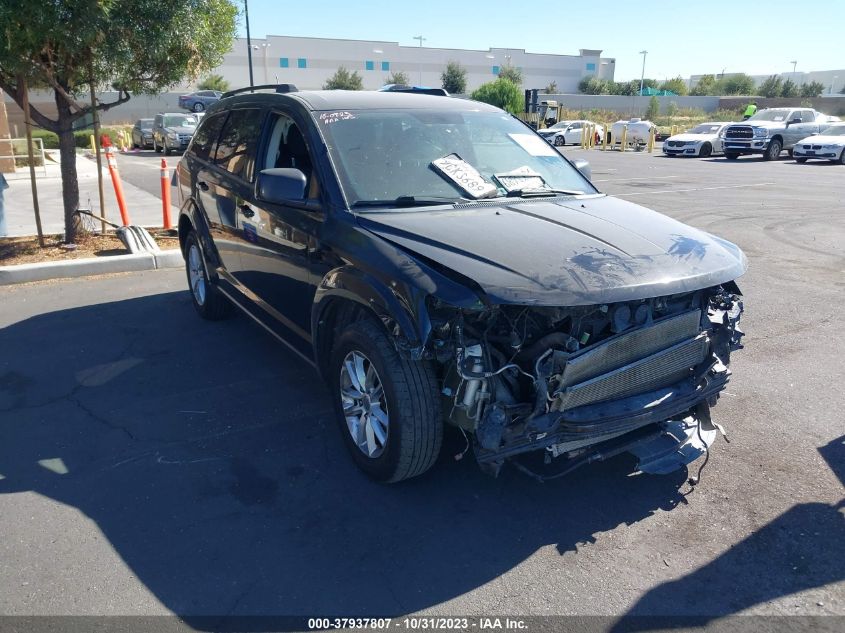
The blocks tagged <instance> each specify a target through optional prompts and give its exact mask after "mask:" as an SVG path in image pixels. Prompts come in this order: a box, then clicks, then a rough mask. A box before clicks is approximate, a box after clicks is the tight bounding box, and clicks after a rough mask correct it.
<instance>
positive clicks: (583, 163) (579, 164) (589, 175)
mask: <svg viewBox="0 0 845 633" xmlns="http://www.w3.org/2000/svg"><path fill="white" fill-rule="evenodd" d="M572 164H573V165H575V169H577V170H578V171H580V172H581V175H582V176H584V178H586V179H587V180H592V179H593V168H592V167H590V161H587V160H584V159H583V158H576V159H575V160H573V161H572Z"/></svg>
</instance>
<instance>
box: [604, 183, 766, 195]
mask: <svg viewBox="0 0 845 633" xmlns="http://www.w3.org/2000/svg"><path fill="white" fill-rule="evenodd" d="M774 184H776V183H774V182H756V183H752V184H748V185H723V186H721V187H696V188H694V189H664V190H662V191H633V192H631V193H609V194H607V195H609V196H616V197H619V196H648V195H652V194H658V193H686V192H689V191H711V190H713V189H744V188H746V187H771V186H772V185H774Z"/></svg>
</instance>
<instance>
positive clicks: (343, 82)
mask: <svg viewBox="0 0 845 633" xmlns="http://www.w3.org/2000/svg"><path fill="white" fill-rule="evenodd" d="M363 89H364V81H363V79H361V75H359V74H358V71H357V70H353V71H352V72H349V71H348V70H346V68H345V67H344V66H341V67H340V68H338V69H337V70H336V71H335V74H334V75H332V76H331V77H329V80H328V81H327V82H326V83H324V84H323V90H363Z"/></svg>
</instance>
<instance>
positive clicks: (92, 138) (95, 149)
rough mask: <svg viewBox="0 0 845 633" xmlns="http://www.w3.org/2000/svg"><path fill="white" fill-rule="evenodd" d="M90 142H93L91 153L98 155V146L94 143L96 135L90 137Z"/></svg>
mask: <svg viewBox="0 0 845 633" xmlns="http://www.w3.org/2000/svg"><path fill="white" fill-rule="evenodd" d="M88 140H89V141H91V152H93V153H94V154H96V153H97V145H96V143H94V135H93V134H91V135H90V136H89V138H88Z"/></svg>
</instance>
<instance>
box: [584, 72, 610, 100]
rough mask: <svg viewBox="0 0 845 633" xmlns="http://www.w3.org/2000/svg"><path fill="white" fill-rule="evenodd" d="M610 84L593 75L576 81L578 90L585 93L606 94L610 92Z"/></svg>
mask: <svg viewBox="0 0 845 633" xmlns="http://www.w3.org/2000/svg"><path fill="white" fill-rule="evenodd" d="M610 88H611V84H610V82H608V81H605V80H604V79H599V78H598V77H596V76H595V75H591V76H589V77H584V78H583V79H582V80H581V81H579V82H578V92H580V93H582V94H585V95H606V94H610Z"/></svg>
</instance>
